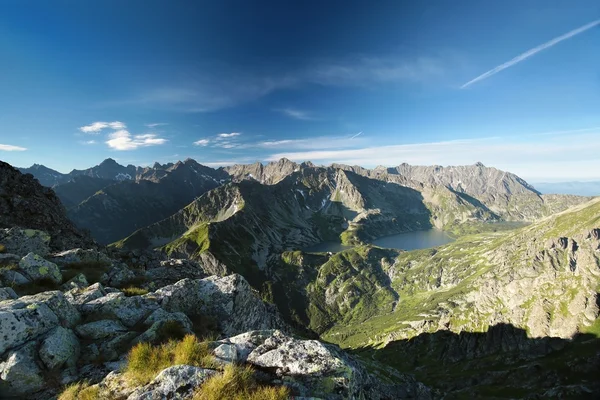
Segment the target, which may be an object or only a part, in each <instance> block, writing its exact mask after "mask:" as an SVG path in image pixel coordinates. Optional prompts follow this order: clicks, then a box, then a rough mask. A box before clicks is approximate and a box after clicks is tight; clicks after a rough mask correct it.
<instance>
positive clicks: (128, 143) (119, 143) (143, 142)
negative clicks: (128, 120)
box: [106, 129, 167, 150]
mask: <svg viewBox="0 0 600 400" xmlns="http://www.w3.org/2000/svg"><path fill="white" fill-rule="evenodd" d="M108 138H109V140H107V141H106V144H107V145H108V147H110V148H112V149H115V150H135V149H137V148H139V147H148V146H158V145H161V144H165V143H166V142H167V140H166V139H163V138H160V137H157V135H156V134H154V133H147V134H143V135H132V134H131V133H129V132H128V131H126V130H124V129H122V130H118V131H116V132H113V133H111V134H109V135H108Z"/></svg>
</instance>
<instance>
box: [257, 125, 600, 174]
mask: <svg viewBox="0 0 600 400" xmlns="http://www.w3.org/2000/svg"><path fill="white" fill-rule="evenodd" d="M532 136H533V135H532ZM537 139H538V140H535V139H534V138H527V139H525V140H523V137H503V138H485V139H470V140H454V141H446V142H434V143H415V144H402V145H390V146H371V147H363V148H354V149H345V150H344V149H342V150H338V149H331V150H312V151H292V152H279V153H275V154H271V155H270V156H268V157H267V158H266V161H276V160H279V159H280V158H282V157H285V158H288V159H290V160H293V161H299V162H300V161H307V160H310V161H313V162H317V163H323V164H328V163H333V162H336V163H345V164H353V165H354V164H357V165H361V166H364V167H374V166H376V165H386V166H394V165H398V164H401V163H403V162H407V163H409V164H415V165H470V164H474V163H475V162H477V161H481V162H483V163H484V164H486V165H489V166H494V167H496V168H500V169H503V170H506V171H510V172H514V173H516V174H518V175H520V176H522V177H524V178H536V179H539V178H561V179H584V178H589V179H593V178H598V177H600V172H598V171H600V159H598V156H597V155H598V153H599V152H600V132H596V133H592V134H581V135H571V136H569V140H568V141H565V138H564V135H556V136H554V137H550V138H546V139H545V140H544V141H543V142H542V141H540V140H539V137H538V138H537Z"/></svg>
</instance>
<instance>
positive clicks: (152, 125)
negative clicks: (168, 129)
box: [145, 122, 169, 128]
mask: <svg viewBox="0 0 600 400" xmlns="http://www.w3.org/2000/svg"><path fill="white" fill-rule="evenodd" d="M145 125H146V126H147V127H148V128H156V127H157V126H165V125H169V124H168V123H166V122H154V123H152V124H145Z"/></svg>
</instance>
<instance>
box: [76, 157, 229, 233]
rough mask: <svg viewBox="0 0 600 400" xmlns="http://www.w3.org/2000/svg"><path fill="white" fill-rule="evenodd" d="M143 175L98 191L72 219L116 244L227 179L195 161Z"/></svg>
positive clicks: (77, 208)
mask: <svg viewBox="0 0 600 400" xmlns="http://www.w3.org/2000/svg"><path fill="white" fill-rule="evenodd" d="M144 174H145V179H139V180H135V181H134V180H124V181H122V182H119V183H116V184H112V185H109V186H107V187H105V188H103V189H102V190H100V191H98V192H96V193H95V194H93V195H92V196H90V197H89V198H87V199H86V200H84V201H83V202H82V203H80V204H79V205H77V206H75V207H73V208H71V209H70V210H69V218H71V219H72V220H73V221H74V222H75V223H76V224H77V226H80V227H83V228H87V229H89V230H90V231H91V232H92V234H93V235H94V237H95V238H96V239H97V240H98V241H99V242H101V243H110V242H114V241H116V240H118V239H121V238H123V237H125V236H127V235H128V234H130V233H132V232H133V231H135V230H136V229H139V228H141V227H144V226H146V225H149V224H152V223H153V222H156V221H159V220H161V219H163V218H166V217H167V216H169V215H171V214H173V213H175V212H176V211H177V210H179V209H181V208H182V207H184V206H185V205H186V204H188V203H190V202H191V201H192V200H193V199H194V198H195V197H197V196H200V195H202V194H203V193H205V192H207V191H208V190H211V189H214V188H216V187H217V186H219V185H220V184H221V182H222V180H223V178H224V176H223V175H222V174H218V173H217V172H216V171H215V170H213V169H210V168H207V167H203V166H201V165H200V164H198V163H196V162H195V161H193V160H187V161H186V162H185V163H182V162H179V163H177V164H175V165H173V166H172V167H170V168H169V169H168V170H166V171H160V175H159V176H156V173H155V172H154V171H151V172H149V171H144ZM209 174H210V175H209Z"/></svg>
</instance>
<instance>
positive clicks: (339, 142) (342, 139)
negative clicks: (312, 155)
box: [254, 134, 365, 151]
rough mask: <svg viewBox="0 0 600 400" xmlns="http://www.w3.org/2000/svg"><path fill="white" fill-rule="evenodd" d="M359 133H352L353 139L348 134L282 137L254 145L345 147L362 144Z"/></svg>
mask: <svg viewBox="0 0 600 400" xmlns="http://www.w3.org/2000/svg"><path fill="white" fill-rule="evenodd" d="M358 136H359V135H356V134H355V135H354V136H353V138H354V140H352V141H349V140H348V135H337V136H317V137H310V138H304V139H282V140H266V141H263V142H258V143H256V144H255V145H254V147H259V148H263V149H271V150H273V149H279V150H288V151H296V150H317V149H346V148H349V147H356V146H360V145H361V144H362V145H364V144H365V141H364V140H363V138H362V137H360V138H359V137H358Z"/></svg>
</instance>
